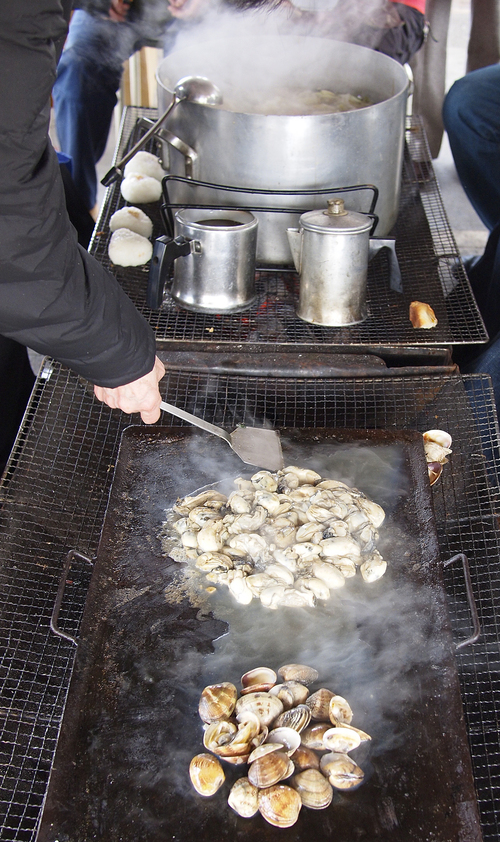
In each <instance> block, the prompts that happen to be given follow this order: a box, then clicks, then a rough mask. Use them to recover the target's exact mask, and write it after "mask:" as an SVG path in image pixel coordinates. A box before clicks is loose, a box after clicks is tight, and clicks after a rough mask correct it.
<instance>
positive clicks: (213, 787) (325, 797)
mask: <svg viewBox="0 0 500 842" xmlns="http://www.w3.org/2000/svg"><path fill="white" fill-rule="evenodd" d="M278 676H279V677H280V678H281V679H285V680H284V681H283V683H281V684H279V683H273V682H275V681H278ZM291 676H293V678H291ZM299 677H300V678H301V679H302V681H303V682H304V683H299V681H297V680H296V679H298V678H299ZM318 678H319V674H318V672H317V670H315V669H314V668H312V667H309V666H306V665H304V664H285V665H284V666H282V667H280V668H279V669H278V670H277V672H275V671H274V670H272V669H270V668H269V667H257V668H253V669H251V670H248V672H246V673H244V675H243V676H242V677H241V685H242V689H241V691H240V695H239V696H238V694H237V691H236V685H234V684H232V683H231V682H227V681H222V682H220V683H219V684H210V685H208V687H205V689H204V690H203V692H202V694H201V697H200V702H199V713H200V717H201V719H202V720H203V722H204V736H203V745H204V747H205V749H207V752H210V753H206V754H197V755H196V756H195V757H194V758H193V759H192V761H191V764H190V767H189V774H190V778H191V781H192V783H193V786H194V788H195V789H196V791H197V792H198V793H199V794H200V795H203V796H210V795H214V794H215V793H216V792H217V791H218V790H219V789H220V787H221V786H222V785H223V783H224V780H225V775H224V771H223V767H222V765H221V762H222V763H232V764H236V766H237V767H238V766H239V765H241V766H242V767H244V769H243V774H242V776H241V777H240V778H238V779H237V780H236V782H235V783H234V784H233V785H232V787H231V790H230V792H229V796H228V799H227V801H228V805H229V806H230V807H231V809H232V810H234V811H235V812H236V813H237V814H238V815H239V816H242V817H243V818H251V817H252V816H254V815H255V814H256V813H257V812H260V814H261V815H262V816H263V818H264V819H265V820H266V821H267V822H269V823H270V824H272V825H274V826H275V827H291V826H292V825H293V824H294V823H295V822H296V821H297V818H298V816H299V813H300V810H301V808H302V807H306V808H309V809H311V810H323V809H325V808H326V807H328V806H329V805H330V804H331V803H332V800H333V793H334V790H335V789H338V790H345V789H353V788H354V787H357V786H359V785H360V784H361V783H362V782H363V778H364V773H363V770H362V769H361V768H360V766H359V765H358V764H357V763H356V762H355V760H353V759H352V758H351V757H350V756H349V752H351V751H354V750H355V749H356V748H358V746H359V745H360V744H361V743H362V742H366V741H368V740H370V739H371V737H370V735H369V734H367V733H366V732H365V731H362V730H360V729H359V728H356V727H354V726H353V725H351V724H349V723H350V721H351V719H352V717H353V713H352V709H351V706H350V704H349V702H348V701H347V700H346V699H345V698H344V697H343V696H340V695H339V694H337V693H334V692H333V691H332V690H329V689H328V688H325V687H320V688H319V689H318V690H315V691H312V692H310V691H309V689H308V687H307V686H306V682H307V684H314V682H315V681H317V680H318ZM266 684H267V685H268V688H269V689H268V690H266V691H265V690H262V689H261V688H262V687H263V686H264V685H266ZM287 685H288V686H289V685H293V686H294V689H297V687H301V688H302V691H303V692H301V693H298V696H299V698H301V699H302V700H303V701H302V702H300V703H298V704H296V705H294V706H292V707H289V708H287V709H286V710H284V709H283V704H282V702H281V700H280V698H279V697H278V695H277V690H279V688H283V689H284V690H286V691H287V692H289V690H288V689H287ZM252 687H256V688H257V687H258V688H259V689H258V690H255V691H254V692H247V691H248V690H249V689H251V688H252ZM304 694H305V695H304ZM221 701H223V703H224V705H225V707H226V713H225V715H224V716H222V717H219V718H218V719H216V720H212V721H210V722H209V721H208V720H207V707H208V708H210V715H213V711H212V706H213V705H215V711H216V713H217V714H219V713H220V702H221ZM313 710H314V711H315V715H316V716H318V720H311V712H312V711H313ZM311 722H312V724H310V723H311Z"/></svg>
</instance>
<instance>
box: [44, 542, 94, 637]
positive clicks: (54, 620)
mask: <svg viewBox="0 0 500 842" xmlns="http://www.w3.org/2000/svg"><path fill="white" fill-rule="evenodd" d="M73 559H79V560H80V561H84V562H86V563H87V564H90V565H91V566H93V562H92V561H91V560H90V558H87V556H85V555H82V554H81V553H79V552H77V551H76V550H70V551H69V553H68V555H67V556H66V561H65V563H64V569H63V572H62V576H61V579H60V582H59V587H58V589H57V596H56V600H55V602H54V607H53V609H52V616H51V618H50V628H51V631H53V632H54V634H56V635H57V636H58V637H62V638H64V640H69V641H71V643H73V644H74V645H75V646H77V645H78V641H77V639H76V637H75V636H74V635H72V634H69V633H68V632H65V631H63V630H62V629H60V628H59V626H58V622H59V612H60V610H61V605H62V601H63V598H64V591H65V589H66V584H67V580H68V573H69V569H70V567H71V562H72V561H73Z"/></svg>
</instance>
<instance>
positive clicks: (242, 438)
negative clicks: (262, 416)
mask: <svg viewBox="0 0 500 842" xmlns="http://www.w3.org/2000/svg"><path fill="white" fill-rule="evenodd" d="M160 407H161V409H163V410H164V411H165V412H170V414H171V415H175V416H176V417H177V418H182V419H183V420H184V421H189V423H190V424H194V425H195V426H196V427H200V428H201V429H202V430H206V431H207V433H212V434H213V435H214V436H219V438H221V439H224V440H225V441H227V443H228V445H229V447H232V449H233V450H234V452H235V453H236V455H237V456H239V457H240V459H242V460H243V462H246V464H247V465H256V466H257V467H258V468H266V469H267V470H268V471H278V470H280V468H283V465H284V462H283V454H282V452H281V441H280V435H279V433H278V432H277V431H276V430H264V429H262V428H260V427H237V428H236V430H234V431H233V432H232V433H226V431H225V430H223V429H222V427H216V426H215V425H214V424H209V423H208V421H203V420H202V419H201V418H198V416H197V415H191V413H190V412H185V410H184V409H179V407H177V406H173V405H172V404H170V403H165V401H162V402H161V404H160Z"/></svg>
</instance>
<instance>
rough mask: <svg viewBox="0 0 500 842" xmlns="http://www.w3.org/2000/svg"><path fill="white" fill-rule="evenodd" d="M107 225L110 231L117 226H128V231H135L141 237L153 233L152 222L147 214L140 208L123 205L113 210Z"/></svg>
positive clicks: (116, 228)
mask: <svg viewBox="0 0 500 842" xmlns="http://www.w3.org/2000/svg"><path fill="white" fill-rule="evenodd" d="M109 227H110V229H111V231H117V230H118V228H128V229H129V230H130V231H135V233H136V234H140V235H141V237H150V236H151V234H152V233H153V223H152V221H151V220H150V218H149V216H147V214H145V213H144V211H142V210H141V209H140V208H134V207H133V206H132V207H124V208H120V209H119V210H117V211H115V212H114V214H113V215H112V216H111V219H110V220H109Z"/></svg>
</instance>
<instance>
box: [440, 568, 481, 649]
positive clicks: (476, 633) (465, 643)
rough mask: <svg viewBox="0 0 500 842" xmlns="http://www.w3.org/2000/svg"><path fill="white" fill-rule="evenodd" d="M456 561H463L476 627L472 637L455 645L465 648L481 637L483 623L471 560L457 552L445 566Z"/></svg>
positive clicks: (466, 586)
mask: <svg viewBox="0 0 500 842" xmlns="http://www.w3.org/2000/svg"><path fill="white" fill-rule="evenodd" d="M455 561H461V562H462V567H463V571H464V578H465V591H466V593H467V599H468V602H469V608H470V613H471V616H472V625H473V628H474V631H473V633H472V634H471V636H470V637H467V638H466V639H465V640H462V642H461V643H457V644H456V645H455V649H457V650H458V649H463V648H464V647H465V646H468V645H469V644H470V643H475V642H476V640H479V638H480V637H481V624H480V622H479V615H478V613H477V608H476V601H475V599H474V593H473V591H472V579H471V575H470V567H469V560H468V558H467V556H466V555H465V553H457V555H454V556H453V557H452V558H450V559H448V561H445V562H444V564H443V567H448V566H449V565H450V564H453V563H454V562H455Z"/></svg>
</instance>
